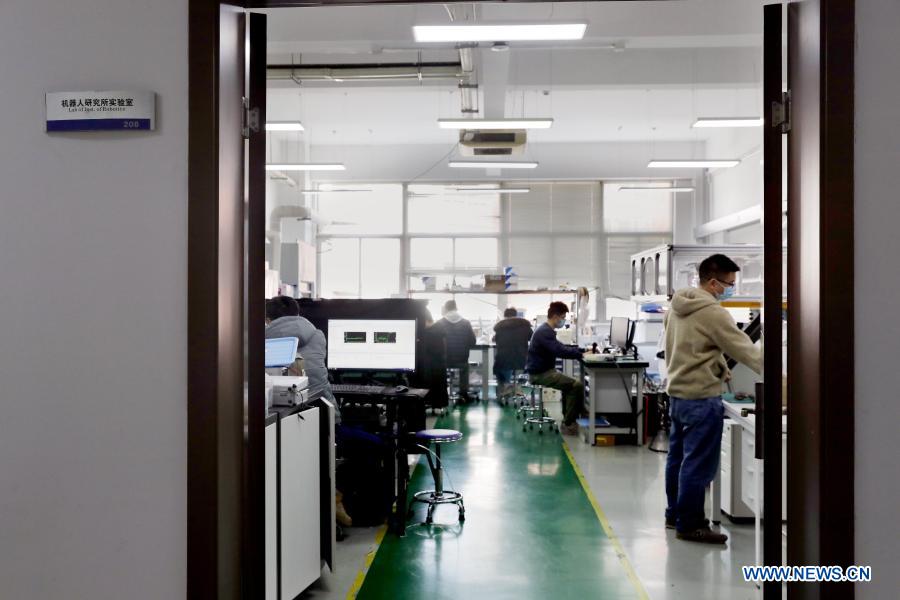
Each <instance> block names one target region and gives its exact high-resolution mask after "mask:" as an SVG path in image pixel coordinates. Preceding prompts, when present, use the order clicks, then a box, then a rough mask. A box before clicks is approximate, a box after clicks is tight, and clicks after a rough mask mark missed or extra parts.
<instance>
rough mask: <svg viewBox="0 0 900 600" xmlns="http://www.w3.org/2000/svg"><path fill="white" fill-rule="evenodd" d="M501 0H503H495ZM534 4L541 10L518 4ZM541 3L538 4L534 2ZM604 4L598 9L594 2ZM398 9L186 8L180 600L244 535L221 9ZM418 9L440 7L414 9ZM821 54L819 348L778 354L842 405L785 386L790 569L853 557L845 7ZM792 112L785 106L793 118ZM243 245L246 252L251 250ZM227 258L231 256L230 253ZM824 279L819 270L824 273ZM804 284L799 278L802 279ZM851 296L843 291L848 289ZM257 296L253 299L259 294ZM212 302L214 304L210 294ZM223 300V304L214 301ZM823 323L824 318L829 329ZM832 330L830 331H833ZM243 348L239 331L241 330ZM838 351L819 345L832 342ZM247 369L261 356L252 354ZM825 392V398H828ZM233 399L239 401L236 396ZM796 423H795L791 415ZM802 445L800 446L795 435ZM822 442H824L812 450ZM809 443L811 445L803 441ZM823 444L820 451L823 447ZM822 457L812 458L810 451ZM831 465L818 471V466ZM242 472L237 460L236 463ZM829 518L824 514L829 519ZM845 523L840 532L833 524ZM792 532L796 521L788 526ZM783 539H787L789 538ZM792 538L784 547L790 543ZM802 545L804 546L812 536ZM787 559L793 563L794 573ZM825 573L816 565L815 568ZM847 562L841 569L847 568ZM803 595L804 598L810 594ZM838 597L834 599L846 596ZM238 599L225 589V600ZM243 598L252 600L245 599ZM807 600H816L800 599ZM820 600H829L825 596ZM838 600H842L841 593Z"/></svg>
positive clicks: (279, 1)
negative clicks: (230, 494) (234, 476)
mask: <svg viewBox="0 0 900 600" xmlns="http://www.w3.org/2000/svg"><path fill="white" fill-rule="evenodd" d="M494 1H503V0H494ZM518 1H520V2H537V1H542V0H518ZM543 1H547V0H543ZM601 1H602V0H601ZM409 3H410V2H404V1H402V0H318V1H315V0H310V1H296V0H246V1H241V0H235V1H234V2H221V1H220V0H188V28H189V50H188V63H189V77H190V82H189V100H188V104H189V128H188V136H189V138H188V139H189V143H188V182H189V183H188V257H187V262H188V298H187V302H188V335H187V346H188V364H187V367H188V373H189V378H188V406H187V413H188V454H187V472H188V481H187V561H188V564H187V588H186V592H187V596H188V597H189V598H191V599H192V600H193V599H196V598H216V597H219V598H222V597H225V596H223V595H221V594H220V593H219V592H220V590H219V587H218V586H219V584H220V581H221V579H222V577H223V573H221V570H220V568H219V553H220V551H221V549H222V546H223V544H227V543H228V540H231V541H233V540H235V539H238V540H239V539H241V535H242V534H241V529H242V527H243V525H240V526H237V527H234V525H233V523H232V522H230V521H229V520H228V519H227V518H224V519H223V518H222V515H220V514H219V510H218V507H219V506H220V505H222V503H223V502H225V503H226V505H228V504H229V503H230V504H231V505H232V506H234V505H241V504H242V503H241V499H235V498H230V499H229V498H223V497H222V495H223V494H224V493H226V492H225V491H223V490H222V489H220V487H219V486H220V478H221V473H222V472H223V470H224V471H232V472H233V471H234V470H235V469H237V470H238V471H241V470H242V469H243V465H241V464H234V462H235V460H234V457H233V454H231V453H229V452H223V450H222V447H221V440H220V437H219V435H218V433H217V431H216V427H217V422H216V418H217V415H218V414H219V411H220V410H221V409H222V408H223V407H224V405H225V404H227V403H230V402H233V401H234V398H236V395H235V394H236V392H235V391H234V390H224V389H221V386H219V385H218V382H220V381H223V380H227V379H223V375H226V374H227V373H228V372H230V371H231V370H233V369H238V370H239V372H242V371H243V368H244V366H243V365H242V364H239V362H236V361H234V360H232V359H227V360H220V356H219V354H218V352H217V350H218V344H220V343H222V342H223V340H225V339H228V338H230V337H232V336H233V335H234V334H235V332H234V331H233V327H231V326H229V325H228V324H223V323H222V322H220V320H219V319H217V310H216V306H217V304H216V303H217V301H220V300H224V301H230V302H236V303H241V302H243V298H244V293H245V289H244V282H243V281H241V282H239V284H238V283H233V282H229V283H225V282H224V280H223V278H222V274H221V273H220V271H219V269H220V265H221V260H222V259H223V257H225V256H226V254H227V251H228V250H229V249H223V248H221V247H220V231H219V227H220V224H219V222H218V220H217V219H215V218H214V217H213V215H216V214H217V211H218V210H219V208H220V206H219V203H220V199H219V193H218V192H219V173H218V165H219V162H218V151H219V122H218V114H219V113H218V102H219V96H220V92H219V75H218V69H219V67H220V55H219V10H220V7H221V6H222V5H232V6H234V5H240V6H243V7H246V8H276V7H304V6H328V5H347V6H349V5H373V4H374V5H377V4H409ZM420 3H422V4H430V3H435V4H437V3H442V2H440V0H424V1H422V2H420ZM822 5H823V10H822V11H821V21H820V25H821V33H822V35H821V52H822V57H823V59H822V62H821V65H820V70H819V76H820V78H821V81H822V93H821V95H820V96H819V98H818V108H819V110H820V123H821V128H822V139H821V144H820V148H819V149H820V166H821V177H820V198H821V200H820V204H821V206H820V209H821V215H822V218H821V219H820V220H819V221H817V222H815V223H814V224H810V223H807V224H803V223H795V225H796V226H798V227H805V228H813V227H814V228H815V231H816V233H817V235H820V234H824V235H821V239H820V245H819V249H820V252H821V256H822V267H823V270H822V271H820V273H816V274H815V276H817V277H820V285H819V294H818V298H817V299H818V300H819V301H820V302H821V303H822V304H821V306H822V307H823V312H822V318H821V319H819V320H818V321H817V323H818V327H819V339H820V340H825V342H823V343H821V344H820V345H817V346H815V347H810V346H809V345H806V346H804V345H802V344H800V343H799V336H790V337H789V339H788V348H789V353H790V354H791V356H793V357H794V359H795V360H798V361H801V362H802V361H804V360H805V361H807V362H808V364H815V365H817V368H816V373H815V374H814V375H815V376H816V377H817V378H818V380H819V381H821V382H822V383H823V384H825V385H826V386H832V387H831V388H830V389H834V390H841V391H842V393H843V395H842V398H841V405H840V406H836V405H834V403H830V404H829V405H828V406H826V407H825V409H826V410H824V411H820V410H819V408H820V407H819V405H818V398H812V397H810V396H811V395H812V393H811V392H807V391H805V390H804V388H803V387H802V386H801V385H798V383H799V382H797V381H795V380H793V379H791V382H790V383H792V384H793V385H792V387H791V411H792V413H800V412H802V413H803V414H804V415H806V416H805V417H803V418H806V419H808V420H809V419H812V420H809V421H808V422H810V423H813V424H814V425H815V427H816V433H817V437H816V440H818V443H819V445H818V446H817V447H816V448H815V452H814V453H796V455H795V453H793V452H791V451H790V450H789V452H791V460H790V462H789V465H788V473H789V477H788V487H789V490H790V494H789V506H788V515H789V516H791V518H793V519H797V518H798V517H797V515H800V514H803V512H804V511H809V510H814V511H815V516H814V517H810V518H809V519H807V522H808V523H809V525H810V527H813V528H814V530H810V531H808V534H809V535H810V536H814V539H815V544H816V545H815V547H813V546H812V545H811V544H807V545H805V546H804V548H803V551H802V552H800V553H794V554H793V555H792V556H790V557H789V560H790V561H791V562H792V564H814V562H802V560H803V559H807V558H811V557H812V558H822V559H831V558H833V559H834V560H835V562H832V563H829V564H843V563H846V562H847V560H852V556H853V514H854V513H853V483H852V482H853V481H854V479H853V450H854V446H853V418H852V417H853V411H854V399H853V359H852V355H848V353H850V352H851V351H852V347H853V343H852V342H853V296H852V284H853V218H852V217H853V168H852V167H853V159H852V153H850V154H848V151H849V150H848V149H852V147H853V145H852V141H853V61H852V57H853V35H854V18H853V6H854V2H853V0H828V1H827V2H822ZM797 110H802V107H801V106H797V105H795V111H797ZM251 246H252V244H251ZM230 250H231V251H232V252H233V251H234V249H233V248H232V249H230ZM791 265H793V268H792V267H791ZM826 267H827V268H828V269H829V270H828V271H827V272H824V269H825V268H826ZM248 269H249V272H250V274H249V275H248V277H249V280H250V282H259V281H262V278H261V277H260V276H259V273H258V272H255V271H254V270H259V271H261V269H262V265H261V264H260V265H255V264H254V263H252V262H251V263H250V264H249V266H248ZM809 276H811V275H810V274H807V273H804V274H803V277H804V278H805V277H809ZM800 279H801V274H800V272H799V271H798V270H797V268H796V265H795V264H794V263H790V264H789V268H788V286H789V290H794V289H796V285H797V284H798V282H799V281H800ZM848 290H849V291H848ZM259 291H260V293H262V290H259ZM217 294H218V297H216V295H217ZM223 295H224V296H223ZM828 319H834V321H829V320H828ZM835 322H837V323H839V324H840V325H839V326H837V325H835ZM240 333H241V337H242V338H243V337H244V336H245V335H246V331H244V332H240ZM836 333H837V334H838V335H839V336H840V341H841V342H842V343H840V344H838V343H837V342H836V341H833V342H828V341H827V340H829V339H830V338H829V337H828V336H833V335H835V334H836ZM248 360H249V362H250V364H253V363H254V362H258V361H260V360H261V357H259V356H255V355H254V353H253V352H251V355H250V356H248ZM826 389H829V388H826ZM240 396H241V397H242V396H243V395H242V394H240ZM798 416H799V415H798ZM795 437H797V438H799V439H796V440H795V441H796V442H799V443H805V441H804V440H805V439H806V438H805V437H802V436H795ZM822 440H826V441H827V443H826V444H824V445H823V444H822V443H821V441H822ZM809 443H810V444H812V443H813V440H810V442H809ZM824 446H827V447H824ZM820 451H824V454H822V455H820V454H819V452H820ZM826 460H827V461H830V462H825V461H826ZM238 462H240V459H239V460H238ZM826 469H827V472H828V473H829V477H830V479H831V480H832V481H838V482H842V485H840V486H838V487H842V488H844V489H843V490H842V491H841V493H835V492H834V491H833V490H828V489H826V487H825V482H824V481H822V480H819V481H818V483H817V485H811V486H805V487H801V486H799V485H797V483H795V482H794V481H793V479H794V477H795V476H797V475H798V474H803V473H817V474H822V473H824V472H826ZM829 515H830V516H829ZM841 516H842V517H843V522H841V523H840V526H838V527H835V525H836V521H837V520H838V519H839V518H841ZM795 522H796V521H795ZM793 531H796V529H794V530H793ZM789 539H791V538H789ZM811 539H812V538H811ZM794 560H800V561H801V562H798V563H794V562H793V561H794ZM823 564H824V563H823ZM848 564H849V563H848ZM812 588H813V586H810V587H808V588H804V589H807V590H808V589H812ZM846 592H847V590H846V589H843V590H842V593H844V594H846ZM241 593H242V592H241V591H240V590H237V589H233V590H231V592H230V594H229V595H230V597H234V598H237V597H239V595H240V594H241ZM243 593H244V594H245V596H246V597H252V593H250V592H248V591H247V590H244V592H243ZM808 597H814V596H808ZM822 597H827V595H826V594H823V595H822ZM842 597H847V596H846V595H843V596H842Z"/></svg>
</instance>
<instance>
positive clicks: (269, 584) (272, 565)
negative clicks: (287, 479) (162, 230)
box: [266, 422, 278, 600]
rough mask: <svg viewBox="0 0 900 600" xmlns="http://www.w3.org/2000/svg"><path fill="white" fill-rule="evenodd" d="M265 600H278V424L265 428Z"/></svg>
mask: <svg viewBox="0 0 900 600" xmlns="http://www.w3.org/2000/svg"><path fill="white" fill-rule="evenodd" d="M266 600H278V423H277V422H274V423H271V424H269V425H267V426H266Z"/></svg>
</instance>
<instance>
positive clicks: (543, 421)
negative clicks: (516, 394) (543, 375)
mask: <svg viewBox="0 0 900 600" xmlns="http://www.w3.org/2000/svg"><path fill="white" fill-rule="evenodd" d="M535 392H537V397H538V400H537V406H536V407H535V408H536V409H537V411H536V412H537V414H536V415H535V414H532V415H530V416H528V417H526V418H525V422H524V423H522V431H525V427H526V426H527V427H528V428H529V429H531V430H534V426H535V425H537V426H538V434H539V435H544V425H547V426H549V427H550V431H552V432H554V433H559V426H558V425H557V424H556V419H554V418H553V417H550V416H549V415H548V414H547V411H546V410H544V386H542V385H535V384H532V385H531V397H532V404H533V403H534V394H535Z"/></svg>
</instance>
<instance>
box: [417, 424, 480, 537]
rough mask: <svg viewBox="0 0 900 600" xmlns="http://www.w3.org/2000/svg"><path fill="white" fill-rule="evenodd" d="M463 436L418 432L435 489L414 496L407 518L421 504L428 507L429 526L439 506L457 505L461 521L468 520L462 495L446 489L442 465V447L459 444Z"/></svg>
mask: <svg viewBox="0 0 900 600" xmlns="http://www.w3.org/2000/svg"><path fill="white" fill-rule="evenodd" d="M462 436H463V434H462V433H460V432H459V431H454V430H453V429H424V430H422V431H418V432H416V435H415V438H416V442H417V443H418V444H417V445H418V446H419V447H420V448H422V449H423V450H425V457H426V458H427V459H428V467H429V468H430V469H431V476H432V477H433V478H434V489H433V490H424V491H421V492H418V493H416V494H413V497H412V500H411V501H410V503H409V511H408V512H407V517H411V516H412V511H413V505H414V504H415V503H416V502H421V503H422V504H427V505H428V515H427V516H426V518H425V522H426V523H428V524H431V523H432V522H433V521H434V509H435V508H437V506H438V505H439V504H456V505H457V506H458V507H459V521H460V522H461V523H462V522H464V521H465V520H466V507H465V505H463V496H462V494H460V493H459V492H454V491H452V490H445V489H444V467H443V464H442V463H441V445H442V444H452V443H454V442H458V441H459V440H461V439H462ZM432 444H434V452H432V451H431V445H432Z"/></svg>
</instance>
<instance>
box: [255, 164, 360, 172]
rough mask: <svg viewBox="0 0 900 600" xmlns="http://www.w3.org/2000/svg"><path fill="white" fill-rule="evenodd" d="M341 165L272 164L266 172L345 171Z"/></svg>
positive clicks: (267, 167) (267, 166)
mask: <svg viewBox="0 0 900 600" xmlns="http://www.w3.org/2000/svg"><path fill="white" fill-rule="evenodd" d="M345 170H346V167H345V166H344V165H343V164H341V163H272V164H268V165H266V171H345Z"/></svg>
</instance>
